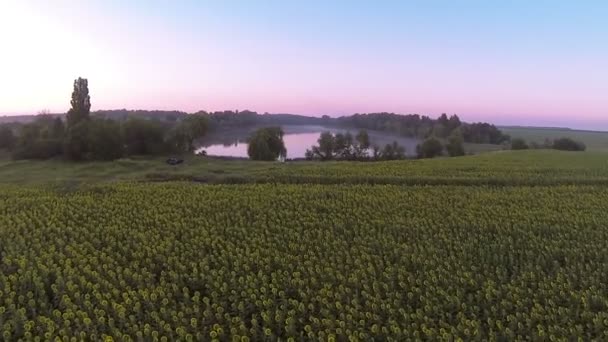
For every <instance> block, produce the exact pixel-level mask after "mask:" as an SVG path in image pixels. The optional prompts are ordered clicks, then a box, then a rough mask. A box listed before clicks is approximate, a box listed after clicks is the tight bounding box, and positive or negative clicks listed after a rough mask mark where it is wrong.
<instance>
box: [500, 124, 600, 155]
mask: <svg viewBox="0 0 608 342" xmlns="http://www.w3.org/2000/svg"><path fill="white" fill-rule="evenodd" d="M500 130H501V131H503V132H504V133H505V134H508V135H510V136H511V138H521V139H524V140H526V141H527V142H528V143H531V142H535V143H539V144H542V143H543V142H544V141H545V140H546V139H548V140H555V139H558V138H563V137H567V138H572V139H574V140H578V141H581V142H583V143H584V144H585V145H586V146H587V149H589V150H607V151H608V132H602V131H589V130H578V129H571V128H548V127H525V126H501V127H500Z"/></svg>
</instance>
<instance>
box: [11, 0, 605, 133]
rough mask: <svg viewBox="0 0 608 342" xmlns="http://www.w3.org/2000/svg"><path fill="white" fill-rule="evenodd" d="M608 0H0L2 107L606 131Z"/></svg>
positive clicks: (13, 111) (18, 110) (15, 110)
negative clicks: (86, 93)
mask: <svg viewBox="0 0 608 342" xmlns="http://www.w3.org/2000/svg"><path fill="white" fill-rule="evenodd" d="M607 18H608V1H605V0H580V1H579V0H572V1H561V0H535V1H529V0H493V1H487V0H477V1H474V0H418V1H414V0H412V1H407V0H401V1H388V0H386V1H383V0H377V1H373V0H368V1H360V0H307V1H295V0H294V1H289V0H259V1H258V0H241V1H237V0H216V1H205V0H192V1H186V0H175V1H170V0H165V1H160V0H140V1H138V0H130V1H122V0H120V1H118V0H87V1H80V0H78V1H76V0H74V1H69V0H54V1H47V0H40V1H35V0H0V115H3V114H5V115H6V114H8V115H12V114H31V113H36V112H38V111H40V110H43V109H47V110H49V111H51V112H65V111H67V109H68V108H69V100H70V94H71V91H72V84H73V80H74V79H75V78H77V77H84V78H87V79H88V80H89V88H90V94H91V102H92V110H98V109H120V108H127V109H163V110H173V109H175V110H182V111H186V112H196V111H198V110H207V111H215V110H225V109H231V110H235V109H239V110H244V109H250V110H255V111H258V112H261V113H263V112H270V113H295V114H306V115H315V116H317V115H318V116H320V115H324V114H327V115H330V116H339V115H348V114H352V113H366V112H384V111H386V112H396V113H418V114H424V115H429V116H431V117H436V116H438V115H439V114H441V113H444V112H445V113H448V114H458V115H459V116H460V117H461V118H462V119H463V120H465V121H487V122H491V123H495V124H501V125H537V126H567V127H573V128H585V129H608V19H607Z"/></svg>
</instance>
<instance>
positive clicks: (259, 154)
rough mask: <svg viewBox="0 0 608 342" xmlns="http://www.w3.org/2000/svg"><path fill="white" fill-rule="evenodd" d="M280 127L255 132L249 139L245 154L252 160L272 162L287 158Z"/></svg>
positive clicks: (265, 128)
mask: <svg viewBox="0 0 608 342" xmlns="http://www.w3.org/2000/svg"><path fill="white" fill-rule="evenodd" d="M283 135H284V133H283V130H282V129H281V128H280V127H264V128H260V129H258V130H256V131H255V132H254V133H253V135H252V136H251V138H249V146H248V147H247V154H248V155H249V158H251V159H253V160H266V161H273V160H277V159H279V158H285V157H286V156H287V149H286V148H285V143H284V142H283Z"/></svg>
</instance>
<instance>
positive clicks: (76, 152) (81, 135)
mask: <svg viewBox="0 0 608 342" xmlns="http://www.w3.org/2000/svg"><path fill="white" fill-rule="evenodd" d="M89 129H90V125H89V122H88V120H86V121H80V122H78V123H76V124H73V125H72V126H70V127H69V128H68V130H67V133H66V137H65V140H64V142H63V152H64V154H65V156H66V158H67V159H69V160H73V161H83V160H85V159H86V158H87V157H88V156H89V152H90V146H89V144H90V139H89V134H90V130H89Z"/></svg>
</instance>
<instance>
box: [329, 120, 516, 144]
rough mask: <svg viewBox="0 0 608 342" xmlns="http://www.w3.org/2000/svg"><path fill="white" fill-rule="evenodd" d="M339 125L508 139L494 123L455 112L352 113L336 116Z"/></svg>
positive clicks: (482, 140) (427, 135) (469, 139)
mask: <svg viewBox="0 0 608 342" xmlns="http://www.w3.org/2000/svg"><path fill="white" fill-rule="evenodd" d="M336 122H337V123H338V124H339V125H341V126H349V127H354V128H360V129H368V130H377V131H388V132H392V133H396V134H399V135H403V136H408V137H414V138H419V139H426V138H430V137H436V138H440V139H446V138H448V137H450V136H451V135H452V134H454V133H455V131H459V132H458V133H457V134H459V135H461V136H462V139H463V141H464V142H471V143H478V144H502V143H504V142H506V141H509V140H510V137H509V136H508V135H505V134H503V133H502V132H501V131H500V130H499V129H498V128H497V127H496V126H494V125H491V124H488V123H484V122H478V123H463V122H461V121H460V118H459V117H458V115H451V116H449V117H448V116H447V115H446V114H445V113H444V114H442V115H441V116H439V117H438V118H437V119H436V120H433V119H431V118H430V117H428V116H424V115H418V114H409V115H400V114H394V113H371V114H354V115H351V116H344V117H341V118H338V119H336Z"/></svg>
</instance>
